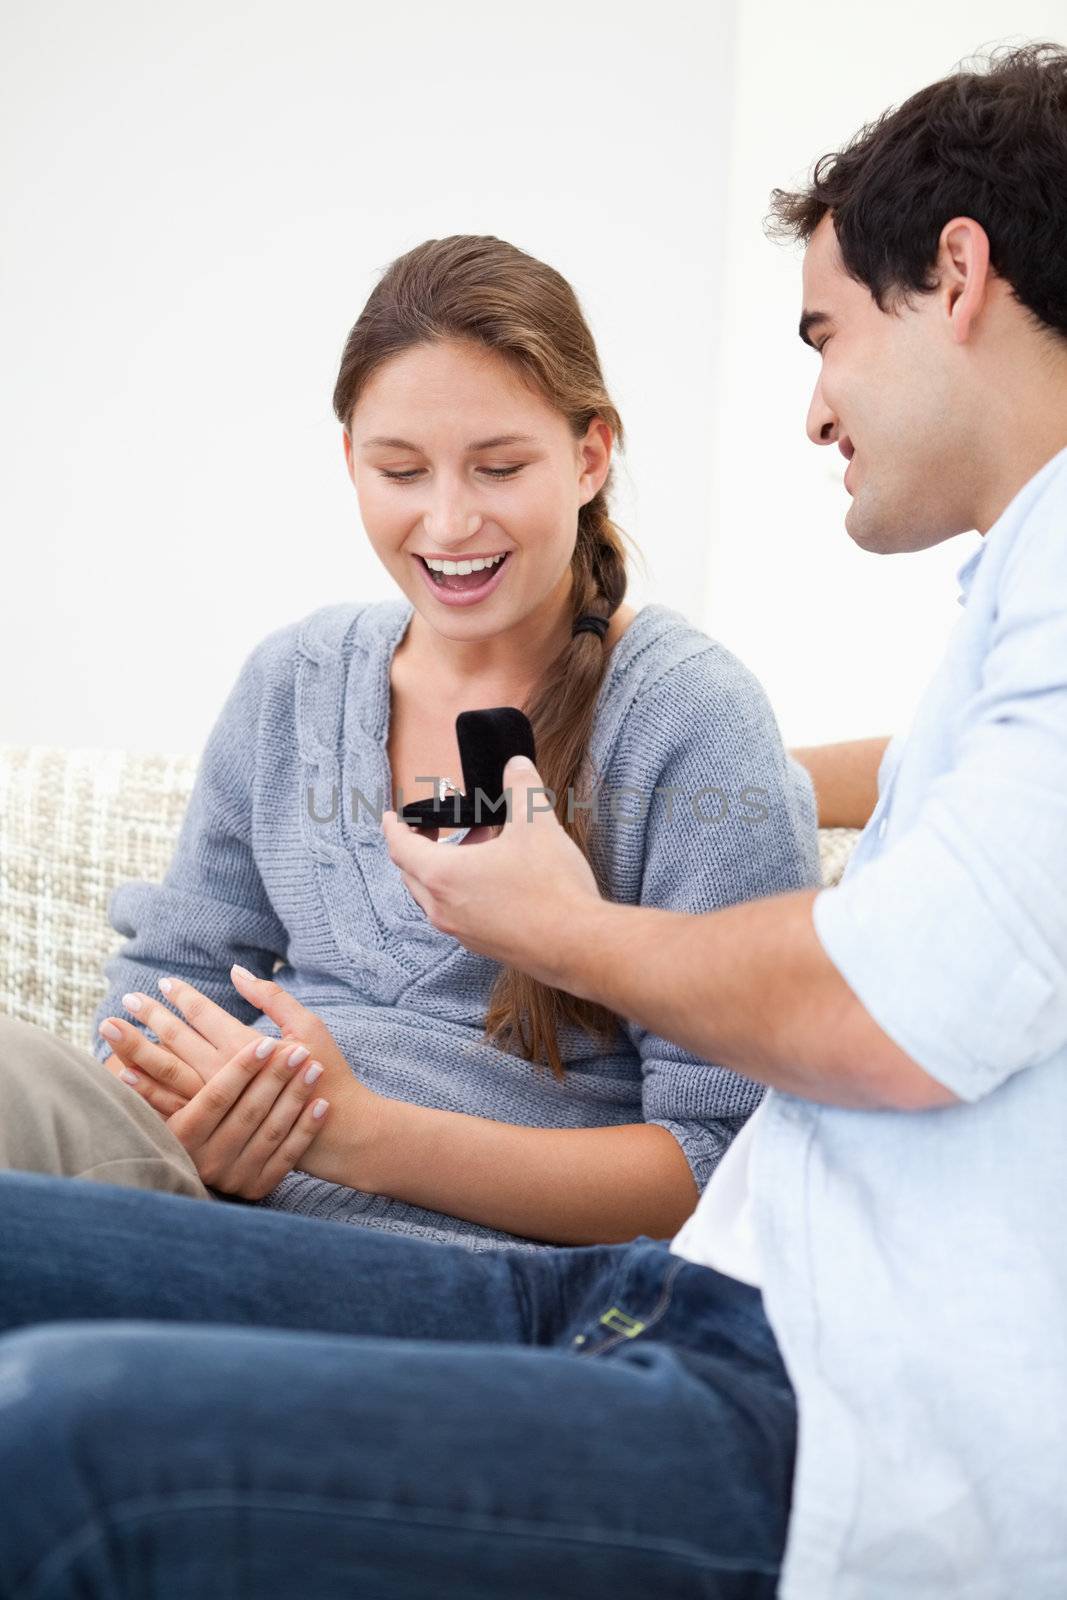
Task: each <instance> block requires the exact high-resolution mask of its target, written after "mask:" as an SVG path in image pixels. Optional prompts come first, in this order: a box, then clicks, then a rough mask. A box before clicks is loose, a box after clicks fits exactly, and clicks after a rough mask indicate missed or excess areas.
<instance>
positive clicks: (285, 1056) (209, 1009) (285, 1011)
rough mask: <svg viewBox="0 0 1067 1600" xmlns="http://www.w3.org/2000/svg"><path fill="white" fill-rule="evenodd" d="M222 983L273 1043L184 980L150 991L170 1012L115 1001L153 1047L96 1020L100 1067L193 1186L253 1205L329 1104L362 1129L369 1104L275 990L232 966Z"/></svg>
mask: <svg viewBox="0 0 1067 1600" xmlns="http://www.w3.org/2000/svg"><path fill="white" fill-rule="evenodd" d="M231 975H232V978H233V982H234V987H235V988H237V989H238V991H239V992H240V993H241V994H242V997H243V998H245V999H247V1000H249V1001H250V1002H252V1003H254V1004H255V1005H257V1006H258V1007H259V1009H260V1011H261V1012H263V1014H264V1015H266V1016H269V1017H270V1018H271V1020H272V1021H274V1022H275V1023H277V1025H278V1027H279V1028H280V1029H281V1031H282V1037H281V1038H277V1039H276V1038H274V1037H272V1036H271V1035H269V1034H264V1033H262V1032H260V1031H259V1030H258V1029H256V1028H252V1027H249V1026H248V1025H247V1024H245V1023H242V1022H239V1021H238V1020H237V1018H236V1017H234V1016H233V1015H232V1014H231V1013H230V1012H229V1011H226V1010H225V1009H224V1008H223V1007H222V1006H219V1005H216V1004H215V1003H214V1001H212V1000H210V999H209V998H208V997H207V996H206V995H204V994H202V993H201V992H200V991H199V990H198V989H196V988H194V987H193V985H192V984H189V983H185V982H183V981H182V980H181V979H179V978H174V977H166V978H161V979H160V980H159V987H160V989H161V991H162V992H163V993H164V994H165V995H166V997H167V999H168V1001H170V1003H171V1005H173V1006H175V1007H176V1008H177V1009H178V1010H179V1011H180V1012H181V1016H175V1014H174V1012H173V1011H171V1010H170V1009H169V1008H168V1007H167V1006H165V1005H163V1004H162V1003H160V1002H159V1001H157V1000H153V999H152V998H151V997H150V996H149V995H146V994H140V993H132V994H127V995H124V996H123V1004H124V1006H125V1007H126V1009H127V1010H128V1011H130V1012H131V1013H132V1014H133V1015H134V1016H135V1017H136V1018H137V1020H138V1022H140V1023H143V1024H144V1025H145V1026H146V1027H148V1028H150V1029H151V1030H152V1032H153V1033H155V1034H156V1036H157V1039H158V1043H157V1042H155V1041H153V1040H151V1039H149V1038H147V1037H146V1035H145V1034H144V1033H142V1031H141V1029H140V1028H138V1027H134V1026H133V1025H132V1024H131V1023H128V1022H124V1021H123V1020H122V1019H121V1018H118V1017H108V1018H106V1019H105V1020H104V1021H103V1022H102V1023H101V1024H100V1033H101V1035H102V1037H103V1038H105V1039H107V1041H108V1043H109V1044H110V1046H111V1050H112V1054H111V1055H110V1056H109V1057H108V1058H107V1060H106V1061H105V1062H104V1066H105V1067H106V1068H107V1069H108V1071H109V1072H111V1073H112V1074H113V1075H114V1076H115V1077H117V1078H120V1079H121V1080H122V1081H123V1082H124V1083H127V1084H129V1085H130V1087H131V1088H133V1089H134V1090H135V1091H136V1092H137V1093H138V1094H139V1095H140V1096H141V1098H142V1099H143V1100H146V1101H147V1102H148V1104H149V1105H150V1106H151V1107H152V1108H153V1109H154V1110H155V1111H157V1112H158V1113H159V1114H160V1116H161V1117H163V1119H164V1120H165V1122H166V1124H167V1126H168V1128H170V1130H171V1131H172V1132H173V1133H174V1135H175V1136H176V1138H177V1139H178V1140H179V1141H180V1142H181V1144H182V1145H183V1146H184V1147H185V1149H186V1150H187V1151H188V1153H189V1155H190V1156H191V1157H192V1158H193V1160H194V1162H195V1163H196V1169H197V1172H198V1173H199V1175H200V1178H201V1180H202V1182H203V1183H204V1184H206V1185H207V1186H208V1187H210V1188H213V1189H217V1190H218V1191H219V1192H220V1193H222V1194H233V1195H237V1196H239V1197H240V1198H242V1199H247V1200H259V1199H262V1198H263V1197H264V1196H265V1195H267V1194H269V1193H270V1191H271V1190H272V1189H273V1188H275V1187H276V1186H277V1185H278V1184H279V1183H280V1182H281V1180H282V1179H283V1178H284V1177H285V1175H286V1174H287V1173H288V1172H290V1171H292V1169H293V1168H294V1167H295V1166H297V1164H298V1163H299V1162H300V1161H301V1159H302V1158H303V1156H304V1155H305V1154H306V1153H307V1151H308V1149H309V1147H310V1146H311V1145H312V1143H313V1142H314V1141H315V1140H316V1139H317V1138H318V1136H319V1134H320V1132H321V1130H322V1129H323V1127H324V1124H325V1121H326V1118H327V1114H328V1113H329V1112H330V1110H331V1108H337V1109H343V1112H344V1114H345V1116H346V1117H355V1118H356V1119H358V1121H359V1123H360V1124H362V1125H363V1126H367V1125H369V1124H371V1123H372V1122H373V1120H374V1115H375V1111H376V1107H377V1102H378V1100H379V1096H377V1095H376V1094H375V1093H374V1092H373V1090H371V1089H368V1088H367V1086H366V1085H365V1084H362V1083H360V1081H359V1080H358V1079H357V1078H356V1076H355V1075H354V1073H353V1071H352V1068H351V1067H350V1065H349V1063H348V1062H347V1060H346V1059H345V1057H344V1056H343V1055H342V1054H341V1051H340V1049H339V1048H338V1046H337V1043H336V1042H335V1040H334V1039H333V1036H332V1035H331V1034H330V1032H329V1029H328V1028H327V1027H326V1025H325V1024H324V1023H323V1022H322V1021H321V1020H320V1018H318V1017H316V1016H315V1015H314V1013H313V1012H310V1011H308V1010H307V1009H306V1007H304V1006H302V1005H301V1004H300V1003H299V1001H297V1000H294V999H293V997H292V995H290V994H288V993H287V992H286V991H285V990H284V989H282V988H281V987H280V985H278V984H276V983H274V982H272V981H271V980H270V979H266V978H257V977H256V976H255V975H254V974H253V973H250V972H247V970H246V969H245V968H243V967H234V968H232V969H231ZM183 1018H184V1019H185V1020H183ZM337 1109H335V1116H336V1114H337Z"/></svg>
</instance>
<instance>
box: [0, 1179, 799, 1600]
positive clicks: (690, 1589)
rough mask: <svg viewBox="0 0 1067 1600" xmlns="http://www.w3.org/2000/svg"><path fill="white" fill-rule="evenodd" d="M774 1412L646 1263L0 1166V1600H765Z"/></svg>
mask: <svg viewBox="0 0 1067 1600" xmlns="http://www.w3.org/2000/svg"><path fill="white" fill-rule="evenodd" d="M795 1440H796V1412H795V1405H794V1396H793V1391H792V1388H791V1386H790V1383H789V1379H788V1377H787V1375H786V1371H785V1368H784V1366H783V1364H782V1361H781V1358H780V1356H779V1353H778V1348H777V1345H776V1343H775V1339H774V1335H773V1333H772V1331H771V1329H770V1326H769V1324H768V1323H767V1320H766V1318H765V1316H764V1313H763V1307H762V1299H761V1296H760V1294H759V1291H758V1290H756V1289H753V1288H751V1287H749V1286H748V1285H747V1284H743V1283H740V1282H738V1281H737V1280H736V1279H733V1278H728V1277H724V1276H723V1275H722V1274H720V1273H717V1272H714V1271H712V1270H711V1269H709V1268H706V1267H700V1266H697V1265H695V1264H694V1263H692V1262H687V1261H684V1260H683V1259H682V1258H681V1257H679V1256H673V1255H671V1253H670V1251H669V1250H668V1248H667V1242H666V1241H658V1240H654V1239H648V1238H645V1237H641V1238H639V1239H637V1240H635V1241H633V1242H632V1243H630V1244H622V1245H592V1246H582V1247H580V1248H562V1249H556V1250H546V1251H539V1252H528V1251H509V1250H507V1249H505V1250H500V1251H490V1252H486V1253H483V1254H476V1253H472V1252H470V1251H468V1250H466V1249H464V1248H463V1247H462V1246H452V1245H443V1244H433V1243H429V1242H427V1241H425V1240H421V1239H408V1238H403V1237H397V1236H395V1235H390V1234H385V1233H378V1232H375V1231H373V1230H371V1229H367V1228H361V1227H356V1226H353V1225H351V1224H347V1223H338V1222H328V1221H323V1220H317V1219H314V1218H308V1217H302V1216H297V1215H290V1214H286V1213H284V1212H278V1211H271V1210H267V1209H265V1208H258V1207H256V1206H252V1205H244V1204H231V1205H207V1204H205V1203H204V1202H202V1201H196V1200H193V1199H188V1198H185V1197H183V1196H179V1195H171V1194H160V1193H153V1192H150V1191H146V1190H137V1189H126V1188H117V1187H114V1186H112V1185H108V1184H98V1183H90V1182H84V1181H79V1180H76V1179H71V1178H56V1177H49V1176H42V1175H39V1174H33V1173H23V1172H4V1173H0V1600H68V1597H70V1600H73V1597H75V1596H77V1597H79V1600H231V1597H232V1600H236V1597H237V1596H240V1597H241V1600H289V1597H291V1600H342V1597H343V1600H353V1597H356V1596H358V1597H360V1600H444V1597H449V1596H456V1597H461V1600H483V1597H484V1600H489V1597H493V1600H497V1597H506V1600H568V1597H571V1596H573V1597H575V1600H593V1597H598V1596H604V1597H610V1600H669V1597H674V1596H677V1597H679V1600H681V1597H688V1596H698V1595H699V1596H714V1597H716V1600H720V1597H731V1600H732V1597H738V1600H741V1597H745V1600H752V1597H758V1596H771V1595H773V1594H774V1592H775V1588H776V1575H777V1572H778V1568H779V1564H780V1561H781V1557H782V1551H783V1547H784V1543H785V1535H786V1524H787V1519H788V1513H789V1501H790V1488H791V1483H792V1475H793V1460H794V1451H795Z"/></svg>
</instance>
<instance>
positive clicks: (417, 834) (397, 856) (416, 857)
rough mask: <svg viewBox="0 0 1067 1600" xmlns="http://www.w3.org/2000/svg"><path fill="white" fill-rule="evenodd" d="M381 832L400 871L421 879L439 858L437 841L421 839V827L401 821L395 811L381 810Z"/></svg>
mask: <svg viewBox="0 0 1067 1600" xmlns="http://www.w3.org/2000/svg"><path fill="white" fill-rule="evenodd" d="M382 833H383V834H384V836H385V842H386V844H387V845H388V846H389V855H390V857H391V858H392V860H393V861H395V863H396V865H397V866H398V867H399V868H400V870H401V871H402V872H410V873H411V874H412V875H413V876H415V877H418V878H420V879H421V878H423V877H425V875H426V871H427V870H428V869H429V868H430V867H432V865H433V863H434V862H435V861H439V860H440V853H439V851H438V844H437V841H436V840H433V839H423V838H422V837H421V829H419V828H411V827H409V826H408V824H407V823H406V822H401V820H400V818H399V817H398V816H397V814H396V812H395V811H383V812H382Z"/></svg>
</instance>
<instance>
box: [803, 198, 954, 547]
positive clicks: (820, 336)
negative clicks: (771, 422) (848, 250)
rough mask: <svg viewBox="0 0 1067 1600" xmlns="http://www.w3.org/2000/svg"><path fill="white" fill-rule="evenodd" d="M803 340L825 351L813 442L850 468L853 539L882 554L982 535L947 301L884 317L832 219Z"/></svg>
mask: <svg viewBox="0 0 1067 1600" xmlns="http://www.w3.org/2000/svg"><path fill="white" fill-rule="evenodd" d="M801 337H802V338H803V337H806V340H807V342H809V343H811V344H812V345H814V346H815V348H816V349H817V350H818V351H819V376H818V379H817V381H816V384H815V392H814V394H813V395H812V399H811V406H810V408H809V410H808V419H807V431H808V437H809V438H810V439H811V440H812V441H813V442H814V443H815V444H835V443H836V444H837V445H838V446H839V448H840V450H841V453H842V454H843V455H844V456H845V458H846V459H847V460H848V468H847V470H846V473H845V487H846V489H847V490H848V492H849V494H850V495H851V496H852V503H851V505H850V506H849V509H848V513H847V515H846V517H845V527H846V529H847V531H848V533H849V535H850V537H851V538H852V539H853V540H854V541H855V543H856V544H858V545H860V546H861V547H862V548H863V549H864V550H873V551H877V552H880V553H883V554H887V553H890V552H893V551H900V550H924V549H926V548H927V547H928V546H929V545H934V544H939V543H940V542H941V540H943V539H948V538H951V537H952V536H953V535H954V534H957V533H963V532H965V531H966V530H967V529H969V528H972V527H973V526H974V520H973V517H974V512H973V507H972V503H971V502H972V498H973V495H972V485H973V469H974V463H973V459H972V457H973V454H974V434H973V431H972V430H971V429H970V427H969V426H968V420H967V412H966V404H965V401H966V396H965V394H964V390H965V389H966V388H968V387H969V386H968V385H967V383H966V373H965V372H964V370H963V369H962V366H961V362H962V360H963V357H962V356H961V353H960V347H959V345H957V344H956V343H955V342H954V341H953V339H952V336H951V331H950V324H949V319H948V317H947V315H946V314H945V311H944V305H943V301H942V297H941V296H940V295H939V294H938V293H936V292H935V293H932V294H921V295H916V296H914V297H913V298H912V303H911V304H910V305H909V304H907V303H904V302H901V303H900V304H899V306H897V307H894V308H893V309H890V310H889V311H880V310H879V308H878V305H877V303H876V302H875V300H874V297H873V296H872V295H871V293H870V290H869V289H868V288H867V287H866V285H865V284H862V283H858V282H857V281H856V280H855V279H854V278H851V277H849V275H848V273H847V272H846V271H845V268H844V265H843V263H842V260H841V252H840V249H839V247H838V243H837V235H836V234H835V233H834V230H833V222H832V218H831V216H830V215H829V214H827V215H826V216H825V217H823V219H822V221H821V222H820V223H819V225H818V227H817V228H816V230H815V232H814V233H813V234H812V236H811V240H810V242H809V244H808V248H807V251H806V253H805V256H804V306H803V317H802V322H801Z"/></svg>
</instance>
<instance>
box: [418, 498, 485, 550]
mask: <svg viewBox="0 0 1067 1600" xmlns="http://www.w3.org/2000/svg"><path fill="white" fill-rule="evenodd" d="M422 525H423V527H424V528H425V530H426V533H427V535H428V537H429V538H431V539H436V540H438V541H439V542H440V543H442V544H447V543H448V542H449V541H450V540H457V539H469V538H470V537H471V536H472V535H473V534H475V533H477V532H478V529H479V528H480V527H481V525H482V515H481V512H480V511H469V510H467V509H465V508H463V507H461V506H457V505H455V504H446V505H436V506H430V507H428V508H427V510H426V511H425V512H424V513H423V518H422Z"/></svg>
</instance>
